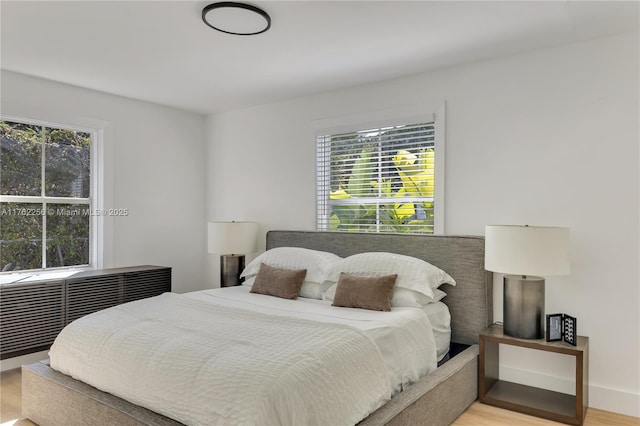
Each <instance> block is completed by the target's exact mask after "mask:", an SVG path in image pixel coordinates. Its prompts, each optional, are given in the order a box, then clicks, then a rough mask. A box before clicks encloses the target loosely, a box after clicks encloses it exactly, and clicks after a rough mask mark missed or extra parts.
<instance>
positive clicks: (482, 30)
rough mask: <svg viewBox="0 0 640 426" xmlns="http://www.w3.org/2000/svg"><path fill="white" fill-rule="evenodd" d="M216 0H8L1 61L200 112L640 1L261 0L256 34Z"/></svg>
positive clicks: (617, 21)
mask: <svg viewBox="0 0 640 426" xmlns="http://www.w3.org/2000/svg"><path fill="white" fill-rule="evenodd" d="M208 3H210V2H207V1H204V2H202V1H137V2H134V1H104V2H97V1H69V2H57V1H42V2H34V1H6V0H2V1H1V2H0V14H1V37H2V39H1V51H0V53H1V57H0V59H1V66H2V68H3V69H6V70H11V71H16V72H20V73H24V74H29V75H34V76H37V77H42V78H46V79H50V80H55V81H60V82H64V83H69V84H73V85H76V86H81V87H86V88H90V89H95V90H100V91H103V92H107V93H113V94H117V95H122V96H127V97H131V98H136V99H142V100H146V101H150V102H155V103H159V104H164V105H171V106H175V107H178V108H183V109H187V110H191V111H197V112H200V113H212V112H216V111H222V110H229V109H236V108H242V107H248V106H252V105H258V104H264V103H269V102H274V101H278V100H284V99H289V98H294V97H298V96H304V95H309V94H313V93H320V92H325V91H330V90H334V89H339V88H344V87H349V86H354V85H359V84H363V83H369V82H375V81H380V80H386V79H390V78H395V77H401V76H405V75H410V74H416V73H420V72H423V71H428V70H433V69H437V68H443V67H448V66H452V65H456V64H461V63H465V62H471V61H477V60H482V59H486V58H491V57H496V56H503V55H509V54H514V53H517V52H522V51H527V50H532V49H538V48H544V47H549V46H554V45H559V44H564V43H570V42H574V41H578V40H586V39H591V38H596V37H601V36H607V35H612V34H616V33H621V32H628V31H637V30H638V21H639V13H640V12H639V3H638V2H637V1H630V2H611V1H610V2H606V1H600V2H599V1H587V2H581V1H547V2H536V1H532V2H527V1H512V2H505V1H503V2H489V1H469V2H459V1H255V2H251V3H252V4H255V5H258V6H260V7H262V8H263V9H264V10H266V11H267V12H268V13H269V14H270V15H271V18H272V27H271V29H270V30H269V31H268V32H266V33H264V34H261V35H257V36H233V35H228V34H224V33H220V32H217V31H215V30H213V29H211V28H209V27H207V26H205V25H204V24H203V22H202V21H201V11H202V8H203V7H204V6H206V5H207V4H208Z"/></svg>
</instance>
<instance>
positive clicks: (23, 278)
mask: <svg viewBox="0 0 640 426" xmlns="http://www.w3.org/2000/svg"><path fill="white" fill-rule="evenodd" d="M84 270H86V269H80V268H73V269H64V270H57V271H43V272H37V273H34V272H23V273H13V274H7V275H0V285H4V284H15V283H18V282H19V283H28V282H33V281H42V280H55V279H59V278H68V277H70V276H72V275H75V274H77V273H78V272H82V271H84Z"/></svg>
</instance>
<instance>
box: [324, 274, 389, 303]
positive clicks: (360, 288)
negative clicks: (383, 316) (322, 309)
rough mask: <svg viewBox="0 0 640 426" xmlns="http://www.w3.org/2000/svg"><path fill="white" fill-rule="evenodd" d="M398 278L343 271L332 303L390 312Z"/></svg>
mask: <svg viewBox="0 0 640 426" xmlns="http://www.w3.org/2000/svg"><path fill="white" fill-rule="evenodd" d="M397 278H398V275H384V276H382V277H356V276H354V275H348V274H345V273H344V272H341V273H340V279H339V280H338V285H337V286H336V295H335V296H334V298H333V303H332V304H331V305H332V306H342V307H345V308H363V309H371V310H372V311H385V312H388V311H390V310H391V299H392V298H393V289H394V288H395V286H396V279H397Z"/></svg>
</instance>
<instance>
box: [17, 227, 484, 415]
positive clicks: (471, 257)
mask: <svg viewBox="0 0 640 426" xmlns="http://www.w3.org/2000/svg"><path fill="white" fill-rule="evenodd" d="M276 247H303V248H308V249H313V250H322V251H327V252H332V253H335V254H337V255H339V256H341V257H347V256H350V255H353V254H356V253H361V252H365V251H366V252H371V251H385V252H392V253H398V254H402V255H408V256H413V257H416V258H420V259H423V260H426V261H428V262H430V263H431V264H433V265H436V266H438V267H439V268H442V269H443V270H445V271H447V272H448V273H449V274H450V275H451V276H452V277H453V278H454V279H455V280H456V282H457V285H456V286H455V287H451V286H446V292H447V294H448V295H447V297H446V298H445V299H444V300H443V302H445V303H446V305H447V306H448V309H449V311H450V313H451V346H450V351H449V353H448V354H447V357H448V361H447V362H444V363H442V364H441V365H440V366H439V367H438V368H437V369H435V371H433V372H431V373H430V374H428V375H427V376H425V377H423V378H421V379H420V380H418V381H417V382H415V383H413V384H411V385H410V386H406V387H405V388H404V390H403V391H402V392H399V393H397V394H395V395H394V396H393V398H391V400H390V401H388V402H386V403H385V404H384V405H382V406H381V407H380V408H378V409H377V410H376V411H374V412H373V413H371V414H370V415H368V417H366V418H364V419H363V420H362V421H360V422H359V424H361V425H365V426H366V425H396V424H430V425H431V424H432V425H446V424H450V423H451V422H452V421H453V420H454V419H455V418H456V417H457V416H458V415H459V414H460V413H462V412H463V411H464V410H465V409H466V408H467V407H468V406H469V405H470V404H471V403H472V402H473V401H474V400H475V399H476V398H477V356H478V348H477V345H476V343H477V341H478V334H479V333H480V332H481V331H482V330H484V329H485V328H486V327H487V326H488V325H489V324H491V322H492V318H491V315H492V306H491V302H492V289H491V283H492V277H491V274H490V273H489V272H487V271H485V270H484V240H483V238H482V237H473V236H403V235H385V234H351V233H349V234H335V233H324V232H304V231H270V232H268V234H267V249H271V248H276ZM22 406H23V417H25V418H29V419H30V420H32V421H34V422H35V423H38V424H41V425H43V426H44V425H47V424H74V423H77V424H105V425H107V424H119V425H120V424H124V425H129V424H130V425H177V424H180V423H179V422H177V421H175V420H172V419H171V418H168V417H166V416H163V415H162V414H159V413H157V412H154V411H151V410H148V409H145V408H142V407H140V406H138V405H136V404H134V403H131V402H129V401H127V400H124V399H122V398H118V397H115V396H113V395H111V394H109V393H106V392H102V391H100V390H98V389H96V388H93V387H91V386H89V385H87V384H86V383H83V382H81V381H79V380H75V379H73V378H71V377H69V376H67V375H64V374H62V373H60V372H58V371H56V370H54V369H53V368H51V367H50V366H49V365H47V364H46V363H37V364H32V365H28V366H24V367H23V405H22ZM347 424H348V422H347Z"/></svg>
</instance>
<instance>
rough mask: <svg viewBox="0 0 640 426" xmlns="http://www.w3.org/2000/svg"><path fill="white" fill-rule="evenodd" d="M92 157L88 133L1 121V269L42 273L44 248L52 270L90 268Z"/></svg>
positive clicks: (47, 264) (46, 262) (4, 270)
mask: <svg viewBox="0 0 640 426" xmlns="http://www.w3.org/2000/svg"><path fill="white" fill-rule="evenodd" d="M43 149H44V152H43ZM90 152H91V135H90V134H89V133H84V132H77V131H73V130H68V129H59V128H53V127H45V126H39V125H33V124H23V123H16V122H9V121H0V195H1V196H11V197H12V198H11V199H10V200H6V199H5V200H3V201H2V202H0V270H2V271H3V272H6V271H19V270H26V269H39V268H42V267H43V259H42V257H43V250H42V247H43V244H45V252H44V256H45V258H46V261H45V265H44V266H46V267H47V268H49V267H58V266H71V265H86V264H88V263H89V235H90V219H91V216H90V204H88V200H89V197H90ZM43 164H44V173H43V170H42V166H43ZM23 197H31V198H29V199H23ZM34 197H35V198H34ZM48 197H49V198H48ZM50 197H63V200H60V199H56V200H52V199H51V198H50ZM64 199H68V201H64ZM78 200H80V201H78ZM44 229H46V235H43V230H44Z"/></svg>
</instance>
